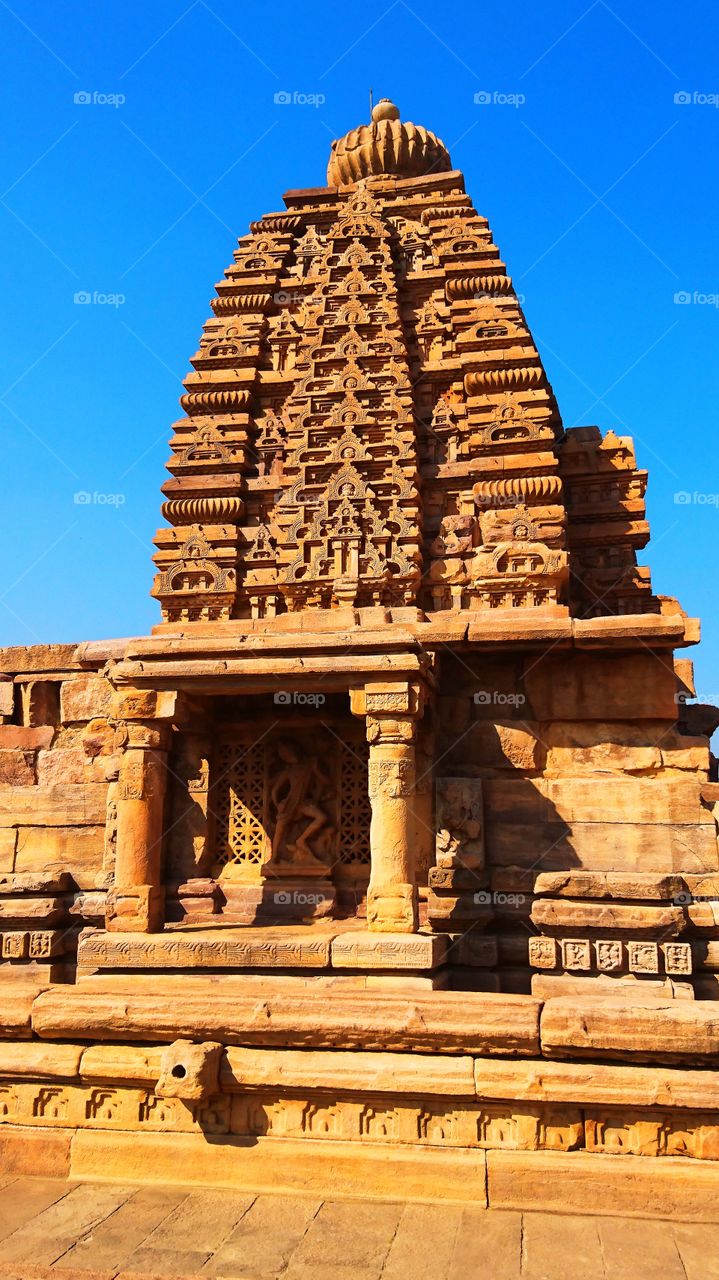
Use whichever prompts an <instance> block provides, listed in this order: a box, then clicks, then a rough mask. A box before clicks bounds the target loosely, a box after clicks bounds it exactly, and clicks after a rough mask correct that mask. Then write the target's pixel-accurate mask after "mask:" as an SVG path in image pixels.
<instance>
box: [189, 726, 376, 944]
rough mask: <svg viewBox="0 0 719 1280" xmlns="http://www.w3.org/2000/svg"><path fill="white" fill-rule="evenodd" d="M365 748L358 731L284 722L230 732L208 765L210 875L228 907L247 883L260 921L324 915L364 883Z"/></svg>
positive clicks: (366, 819) (367, 806)
mask: <svg viewBox="0 0 719 1280" xmlns="http://www.w3.org/2000/svg"><path fill="white" fill-rule="evenodd" d="M367 754H368V750H367V744H366V742H365V741H364V736H363V735H362V734H361V730H360V727H359V726H357V727H356V728H355V725H354V724H351V725H350V726H347V724H346V723H345V722H342V723H341V724H340V723H338V724H337V726H336V728H335V729H334V731H331V729H330V727H329V725H328V724H315V725H308V723H307V722H306V721H305V722H304V723H302V722H299V721H298V720H297V719H296V718H293V717H291V716H290V717H288V719H287V721H286V722H285V723H283V724H282V725H281V726H279V727H275V728H272V727H271V722H270V723H267V724H265V723H264V722H260V721H258V722H256V723H253V724H252V725H249V724H248V725H246V726H244V727H243V729H242V731H239V732H237V731H234V732H233V731H229V732H228V733H227V734H226V735H225V736H223V737H221V739H220V741H219V742H218V743H217V746H216V750H215V756H214V761H213V774H214V778H213V782H212V810H213V812H214V814H215V833H214V865H213V868H212V871H213V874H214V875H215V876H216V877H217V879H218V880H219V882H220V885H221V887H223V891H225V892H226V894H227V897H228V900H229V899H230V898H231V897H235V896H236V890H237V887H238V886H241V885H245V886H253V885H254V886H255V890H256V893H255V900H256V901H257V902H258V903H261V910H260V912H259V914H262V915H264V916H268V917H269V916H272V917H273V918H276V919H278V920H286V919H287V920H290V919H303V918H312V917H315V916H318V915H325V914H328V913H329V912H330V911H331V910H332V908H333V906H334V903H335V898H336V892H337V889H338V888H342V889H352V888H354V887H361V888H362V889H364V888H365V887H366V884H367V880H368V878H369V863H370V849H369V828H370V802H369V796H368V788H367Z"/></svg>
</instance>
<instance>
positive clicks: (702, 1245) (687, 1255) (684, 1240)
mask: <svg viewBox="0 0 719 1280" xmlns="http://www.w3.org/2000/svg"><path fill="white" fill-rule="evenodd" d="M672 1234H673V1237H674V1243H675V1244H676V1246H677V1249H678V1250H679V1257H680V1258H681V1260H682V1265H683V1267H684V1271H685V1272H686V1278H687V1280H719V1226H714V1225H713V1224H712V1223H703V1222H701V1223H689V1222H677V1223H675V1224H674V1227H673V1231H672Z"/></svg>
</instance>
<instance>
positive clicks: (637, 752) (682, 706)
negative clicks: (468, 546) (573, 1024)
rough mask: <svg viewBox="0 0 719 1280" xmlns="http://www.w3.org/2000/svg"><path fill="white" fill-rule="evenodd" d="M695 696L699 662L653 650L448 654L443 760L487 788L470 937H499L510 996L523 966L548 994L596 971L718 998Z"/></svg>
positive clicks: (709, 798)
mask: <svg viewBox="0 0 719 1280" xmlns="http://www.w3.org/2000/svg"><path fill="white" fill-rule="evenodd" d="M692 694H693V690H692V686H691V664H690V663H688V662H686V661H685V660H679V661H676V662H675V663H673V662H672V659H671V655H669V654H666V653H661V652H652V651H650V650H649V649H646V648H645V649H642V650H641V651H640V652H638V653H637V652H633V653H626V652H625V653H617V654H609V655H607V654H599V653H593V652H582V651H576V650H575V651H574V652H572V653H571V654H568V653H566V652H562V651H560V650H556V651H554V652H552V651H549V652H548V653H545V654H544V655H542V654H536V653H535V654H533V653H526V652H525V653H520V652H517V653H514V654H504V655H502V656H490V657H484V658H483V657H481V656H479V655H472V654H464V653H462V654H456V655H454V656H449V655H447V656H446V657H445V658H444V659H443V666H442V684H441V695H440V697H439V699H438V735H437V756H438V759H439V760H440V761H441V766H440V769H441V773H442V774H444V775H446V776H453V777H459V778H471V779H476V780H479V781H480V785H481V790H482V796H483V808H484V822H485V831H484V842H485V863H486V875H485V878H484V879H483V880H481V882H480V879H479V878H478V879H477V885H476V888H477V889H478V890H479V891H480V893H479V896H480V898H481V899H482V900H481V901H480V902H479V904H478V906H477V909H476V911H475V913H474V914H475V926H478V927H479V928H480V930H496V936H497V946H498V953H499V965H500V975H501V977H500V981H501V984H502V989H509V990H527V989H528V988H527V985H526V983H527V978H528V972H529V970H528V968H527V966H529V967H530V968H534V969H536V970H538V971H539V973H540V974H541V975H542V976H541V977H540V976H539V975H536V976H535V978H534V983H533V986H532V990H533V991H544V992H545V993H546V994H550V993H551V991H552V990H553V986H552V984H556V981H557V979H558V978H560V977H561V979H562V982H563V983H566V981H567V980H568V979H574V980H575V981H576V982H580V983H581V982H586V978H587V977H588V976H593V977H596V978H599V979H600V981H603V982H604V983H606V982H607V981H609V980H611V982H612V984H616V980H617V979H619V980H620V981H621V982H622V983H629V984H635V983H636V982H637V981H639V980H645V981H649V982H651V983H652V984H653V985H658V984H660V983H663V984H664V989H665V990H666V991H667V992H673V993H674V994H679V993H680V992H681V989H682V983H684V988H685V989H684V994H686V995H691V988H690V987H689V986H688V982H687V980H688V979H689V977H690V975H691V973H692V970H694V972H695V973H697V972H698V973H699V974H700V978H699V982H700V984H701V986H702V996H703V998H713V997H714V996H715V995H716V980H715V979H714V977H713V975H712V973H711V966H712V965H713V963H714V962H713V958H712V944H711V942H710V941H709V939H710V937H711V936H712V934H713V933H714V932H715V930H716V923H715V911H714V904H715V903H716V901H717V899H718V898H719V856H718V846H717V824H716V821H715V817H714V812H713V810H714V805H715V803H716V795H715V793H716V790H717V787H716V784H715V783H712V782H710V781H709V778H710V750H709V739H708V738H707V737H706V736H701V735H697V734H692V733H691V723H690V721H691V718H692V717H691V711H692V708H690V707H688V706H687V705H686V703H685V698H686V697H687V696H692ZM437 875H438V873H434V877H433V878H435V879H436V878H437ZM445 879H446V876H445ZM461 887H462V888H463V889H464V890H465V891H466V890H467V889H468V888H471V886H470V885H469V884H463V885H462V886H461ZM482 890H484V893H483V894H482ZM440 896H441V895H440ZM465 897H466V892H465ZM488 907H491V914H490V915H489V916H488V910H487V908H488ZM431 910H432V905H431V903H430V911H431ZM445 910H446V905H445ZM471 916H472V910H471V904H470V906H469V907H468V906H467V905H466V904H465V909H464V912H463V920H462V923H463V924H466V923H467V921H468V920H470V919H471ZM539 939H546V940H547V941H546V942H544V943H540V941H539ZM598 943H605V944H611V945H605V946H604V947H603V949H601V948H600V950H599V951H598V950H597V944H598ZM694 981H695V983H696V981H697V979H696V978H695V980H694ZM667 984H668V985H667ZM579 989H584V990H586V989H587V988H586V986H584V987H583V988H579Z"/></svg>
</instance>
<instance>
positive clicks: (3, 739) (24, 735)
mask: <svg viewBox="0 0 719 1280" xmlns="http://www.w3.org/2000/svg"><path fill="white" fill-rule="evenodd" d="M54 737H55V730H54V728H53V727H52V726H51V725H43V726H42V727H41V728H37V729H29V728H26V727H23V726H21V725H16V724H0V750H2V751H25V750H27V751H39V750H41V749H42V748H44V747H49V746H50V744H51V742H52V740H53V738H54Z"/></svg>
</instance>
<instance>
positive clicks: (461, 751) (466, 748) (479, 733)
mask: <svg viewBox="0 0 719 1280" xmlns="http://www.w3.org/2000/svg"><path fill="white" fill-rule="evenodd" d="M544 756H545V751H544V747H543V745H542V743H541V741H540V739H539V738H538V737H537V735H536V734H535V733H533V732H532V731H531V729H530V728H525V727H524V726H521V725H516V724H512V723H511V721H505V722H496V721H492V720H484V719H483V720H478V721H476V723H475V724H473V725H472V727H471V729H470V730H469V732H468V733H465V734H463V736H462V741H461V742H459V743H457V746H456V747H455V748H454V750H451V751H450V752H449V755H448V756H447V757H446V761H445V762H446V764H447V768H448V769H452V768H453V767H455V766H460V765H463V764H464V763H465V762H467V761H469V762H470V763H471V764H473V765H476V766H477V767H478V768H482V769H521V770H524V771H526V772H530V773H531V772H533V771H534V770H536V769H541V768H542V767H543V764H544Z"/></svg>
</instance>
